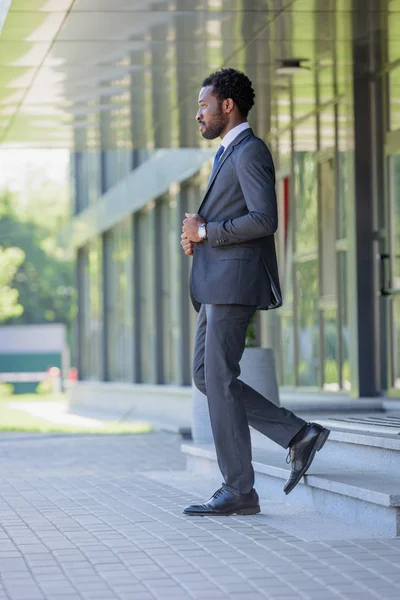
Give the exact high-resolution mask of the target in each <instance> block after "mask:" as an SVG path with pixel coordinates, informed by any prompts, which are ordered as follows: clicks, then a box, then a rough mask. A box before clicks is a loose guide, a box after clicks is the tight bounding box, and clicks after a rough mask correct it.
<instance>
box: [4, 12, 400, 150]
mask: <svg viewBox="0 0 400 600" xmlns="http://www.w3.org/2000/svg"><path fill="white" fill-rule="evenodd" d="M7 2H8V0H5V1H4V0H0V6H2V5H4V6H6V5H7ZM316 3H317V4H318V11H316V10H315V7H316ZM397 4H398V3H397V2H396V5H397ZM350 5H351V3H350V2H348V0H337V1H335V2H332V1H331V0H313V1H311V0H274V1H271V2H266V1H264V0H251V1H250V0H158V1H157V2H154V1H152V0H112V1H110V0H12V3H11V7H10V10H9V12H8V16H7V18H6V20H5V23H4V27H3V31H2V33H1V35H0V145H2V146H3V147H18V148H22V147H30V148H32V147H54V148H57V147H61V148H72V147H74V145H75V146H76V144H77V143H78V144H79V143H82V144H83V146H84V147H85V148H92V149H99V147H102V146H104V147H105V148H130V147H135V140H134V139H132V135H131V131H132V127H131V126H132V122H134V120H135V118H139V117H137V115H138V114H139V113H140V111H136V108H143V107H140V104H141V103H143V102H144V103H145V105H146V107H145V112H146V127H147V128H153V129H154V128H155V127H156V126H157V123H156V122H157V119H158V118H160V120H161V121H162V120H163V119H164V120H165V116H166V115H169V117H168V118H170V120H171V123H170V127H171V128H173V127H174V123H176V122H177V121H178V120H179V118H181V115H180V114H179V117H178V116H177V114H178V113H180V112H181V109H182V107H183V106H184V105H185V103H190V110H189V109H187V117H185V118H187V119H189V118H190V119H192V118H194V116H195V113H196V110H197V95H198V91H199V88H200V85H201V81H202V79H203V78H204V77H205V76H206V75H208V74H209V72H211V71H213V70H216V69H218V68H219V67H221V66H222V65H224V66H233V67H235V68H242V69H243V70H246V72H250V75H251V78H252V80H253V83H254V85H255V88H256V91H257V89H258V87H259V86H264V87H268V89H269V97H270V98H271V99H273V98H274V95H275V94H279V91H280V90H283V93H285V90H287V88H288V85H289V80H288V78H287V77H285V76H281V75H278V74H277V73H276V66H277V61H278V59H282V58H285V57H291V56H300V57H305V58H306V59H307V60H308V64H309V65H310V67H311V68H310V70H309V72H307V71H306V72H305V73H302V74H300V75H299V76H297V75H296V85H297V86H298V95H299V98H300V100H301V99H302V98H301V96H302V95H303V100H304V102H309V103H310V104H312V101H313V100H312V89H313V80H314V73H313V66H315V65H316V64H317V63H318V64H320V65H323V64H324V63H323V61H324V60H325V61H329V60H330V58H329V56H331V54H330V51H329V49H330V48H331V47H332V44H334V43H335V40H343V41H346V40H347V42H348V40H350V39H351V30H350V26H349V22H350V21H349V18H348V17H349V7H350ZM397 10H400V7H397ZM317 13H318V14H317ZM1 14H2V13H1V12H0V15H1ZM318 15H319V16H318ZM321 15H322V17H321ZM0 24H1V18H0ZM321 24H325V27H324V26H322V25H321ZM332 24H334V27H333V26H332ZM346 48H348V44H347V45H346ZM327 57H328V58H327ZM338 60H339V62H340V64H341V69H342V70H341V71H340V73H342V75H343V77H346V76H347V75H346V73H347V74H349V73H351V57H350V55H349V53H348V51H347V50H346V51H343V53H342V54H340V55H339V56H338ZM139 92H140V93H139ZM160 99H161V100H160ZM164 99H165V103H166V104H167V105H168V110H167V111H166V112H165V113H164V114H162V111H161V114H160V115H159V112H160V111H159V106H160V104H162V103H163V102H164ZM266 110H268V109H267V108H266ZM135 115H136V116H135ZM189 115H190V116H189ZM288 119H289V115H288ZM193 123H194V121H190V126H192V124H193ZM194 127H195V124H194ZM82 139H84V142H79V140H82ZM179 143H180V142H179V134H177V135H176V138H175V141H174V136H172V145H174V144H175V146H178V145H179Z"/></svg>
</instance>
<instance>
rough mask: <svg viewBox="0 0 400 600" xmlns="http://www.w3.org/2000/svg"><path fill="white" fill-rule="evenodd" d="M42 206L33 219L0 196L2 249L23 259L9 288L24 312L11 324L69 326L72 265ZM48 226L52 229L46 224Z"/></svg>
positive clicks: (50, 216) (50, 215)
mask: <svg viewBox="0 0 400 600" xmlns="http://www.w3.org/2000/svg"><path fill="white" fill-rule="evenodd" d="M49 203H50V206H51V210H49V211H47V210H46V204H44V203H42V206H41V210H40V211H37V212H36V214H35V215H34V218H33V216H32V211H33V209H32V206H30V210H29V211H27V213H28V214H29V215H30V218H27V213H23V214H19V211H18V210H17V209H16V207H18V202H17V199H15V197H14V196H13V195H12V194H10V193H9V192H5V193H3V194H2V195H1V196H0V239H1V241H2V245H3V247H5V248H12V247H17V248H19V249H20V250H21V251H22V252H23V255H24V260H23V261H22V262H21V263H20V265H19V267H18V269H17V270H16V272H15V274H14V276H13V281H12V287H13V288H15V289H16V290H17V292H18V294H19V302H20V304H21V305H22V306H23V312H21V313H20V314H19V315H17V314H14V315H13V316H10V317H9V319H8V321H9V322H13V323H21V324H28V323H47V322H52V321H56V322H58V323H65V324H67V325H69V324H70V323H71V320H72V318H73V315H74V306H75V303H74V302H73V300H74V294H75V291H74V285H73V265H72V262H71V260H70V259H69V258H67V257H66V256H65V253H64V252H63V251H61V250H60V249H59V248H58V247H57V244H56V234H57V227H56V222H57V221H58V217H57V215H56V216H55V215H54V204H55V202H54V200H52V199H51V198H49ZM49 223H50V224H51V227H50V225H49Z"/></svg>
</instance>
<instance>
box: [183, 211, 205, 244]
mask: <svg viewBox="0 0 400 600" xmlns="http://www.w3.org/2000/svg"><path fill="white" fill-rule="evenodd" d="M185 217H186V219H185V220H184V221H183V226H182V231H183V233H184V234H185V236H186V238H187V239H188V240H189V242H202V241H203V240H202V238H201V237H199V234H198V230H199V226H200V225H201V224H202V223H205V221H204V219H203V217H201V216H200V215H197V214H195V215H193V214H191V213H185Z"/></svg>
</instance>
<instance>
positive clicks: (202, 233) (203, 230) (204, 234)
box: [197, 223, 207, 240]
mask: <svg viewBox="0 0 400 600" xmlns="http://www.w3.org/2000/svg"><path fill="white" fill-rule="evenodd" d="M197 233H198V236H199V238H201V239H202V240H205V239H206V237H207V229H206V223H202V224H201V225H199V229H198V231H197Z"/></svg>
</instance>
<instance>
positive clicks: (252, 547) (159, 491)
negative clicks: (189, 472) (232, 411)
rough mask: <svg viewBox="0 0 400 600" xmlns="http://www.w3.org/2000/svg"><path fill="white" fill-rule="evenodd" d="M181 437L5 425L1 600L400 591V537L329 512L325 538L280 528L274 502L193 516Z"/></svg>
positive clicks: (288, 599)
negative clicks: (43, 431) (254, 509)
mask: <svg viewBox="0 0 400 600" xmlns="http://www.w3.org/2000/svg"><path fill="white" fill-rule="evenodd" d="M179 445H180V439H179V438H178V437H177V436H175V435H173V434H166V433H152V434H148V435H121V436H102V435H96V436H87V435H81V436H61V435H44V436H42V435H40V434H39V435H34V434H13V433H9V434H2V435H1V438H0V478H1V479H0V600H1V599H5V598H7V599H10V600H43V599H49V600H59V599H60V600H61V599H63V600H68V599H71V600H72V599H75V598H77V599H88V600H89V599H93V600H113V599H121V600H123V599H124V600H125V599H126V600H131V599H133V600H158V599H160V600H162V599H165V600H186V599H191V598H198V599H200V600H219V599H221V600H222V599H226V598H229V599H233V600H234V599H236V600H261V599H264V598H271V599H276V600H278V599H279V600H292V599H293V600H294V599H308V598H309V599H315V600H329V599H330V598H352V599H356V598H360V600H361V599H363V600H364V599H369V598H380V599H384V598H393V599H394V598H396V599H399V598H400V538H396V539H372V538H371V539H365V538H364V539H343V536H342V535H339V534H338V537H339V538H342V539H336V540H335V539H333V538H334V537H335V535H333V534H332V531H329V535H325V534H326V533H327V532H326V528H324V523H325V521H324V520H323V518H321V521H320V523H321V528H320V537H319V538H318V539H319V540H320V541H315V540H314V541H305V539H304V537H300V536H298V535H294V534H293V533H290V532H288V530H287V528H286V530H285V531H284V530H283V529H280V528H279V520H276V519H275V521H273V522H274V527H272V526H271V524H270V521H269V519H268V514H267V513H268V505H263V512H264V514H262V515H255V516H252V517H229V518H227V517H219V518H217V519H211V518H197V519H196V518H188V517H185V516H184V515H183V514H182V507H183V506H185V505H186V504H187V503H189V502H191V501H193V500H195V499H197V500H198V499H203V498H199V497H198V496H197V497H196V495H195V494H194V493H193V490H191V489H190V481H192V480H191V479H190V477H188V478H187V482H188V488H187V491H182V490H183V489H184V485H183V483H185V474H183V473H182V472H181V473H179V471H182V470H183V469H184V459H183V457H182V455H181V454H180V451H179ZM176 476H179V477H180V484H179V485H176ZM203 483H204V482H203ZM209 491H210V493H211V492H212V491H213V489H212V488H211V489H210V490H209ZM313 519H314V521H315V522H316V523H317V524H318V522H319V521H318V519H319V516H318V515H315V516H314V518H313ZM315 522H314V523H313V525H314V526H315ZM314 529H315V527H314Z"/></svg>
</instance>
